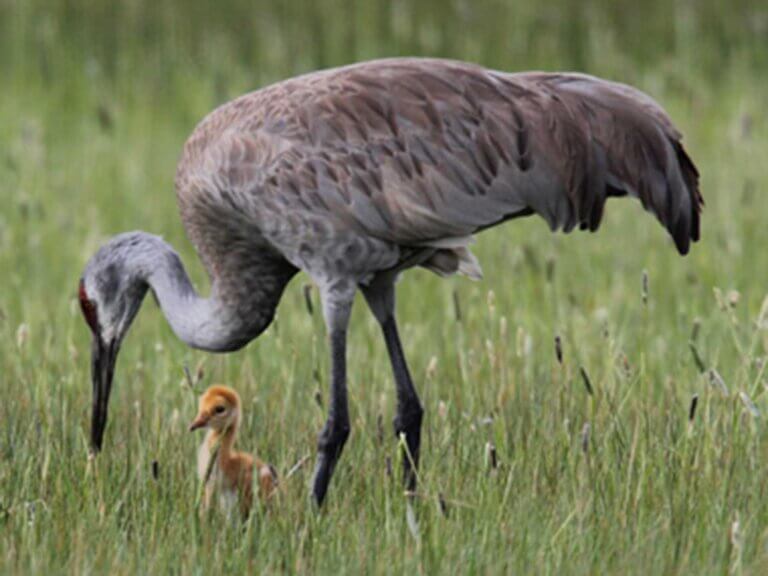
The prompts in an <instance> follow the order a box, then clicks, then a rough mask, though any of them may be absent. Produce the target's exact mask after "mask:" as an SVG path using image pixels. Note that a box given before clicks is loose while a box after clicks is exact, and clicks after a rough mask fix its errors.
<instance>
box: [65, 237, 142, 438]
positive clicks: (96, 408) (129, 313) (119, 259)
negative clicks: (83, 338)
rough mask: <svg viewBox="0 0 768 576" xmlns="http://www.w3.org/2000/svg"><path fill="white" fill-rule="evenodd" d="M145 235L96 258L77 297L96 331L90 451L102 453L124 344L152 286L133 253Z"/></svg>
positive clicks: (119, 242)
mask: <svg viewBox="0 0 768 576" xmlns="http://www.w3.org/2000/svg"><path fill="white" fill-rule="evenodd" d="M141 237H142V235H141V233H135V232H134V233H127V234H120V235H119V236H115V237H114V238H112V239H111V240H110V241H109V242H107V244H105V245H104V246H102V247H101V249H99V251H98V252H96V254H95V255H94V256H93V257H92V258H91V260H90V261H89V262H88V264H87V265H86V267H85V270H84V271H83V275H82V277H81V278H80V286H79V289H78V297H79V299H80V308H81V310H82V311H83V317H84V318H85V321H86V322H87V324H88V326H89V327H90V329H91V333H92V335H93V341H92V345H91V379H92V381H93V408H92V412H91V450H92V451H93V452H98V451H99V450H101V443H102V439H103V437H104V429H105V427H106V423H107V405H108V402H109V393H110V390H111V388H112V376H113V374H114V370H115V362H116V360H117V354H118V352H119V351H120V344H121V343H122V341H123V338H124V337H125V334H126V333H127V332H128V328H130V325H131V322H132V321H133V319H134V318H135V317H136V313H137V312H138V311H139V308H140V307H141V302H142V300H143V299H144V296H145V294H146V293H147V283H146V281H145V280H144V276H143V274H142V273H141V270H140V269H138V268H137V266H136V261H135V259H134V258H132V256H134V254H132V253H133V252H135V251H136V250H137V249H139V247H140V245H141V243H142V241H141Z"/></svg>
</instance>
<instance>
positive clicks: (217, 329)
mask: <svg viewBox="0 0 768 576" xmlns="http://www.w3.org/2000/svg"><path fill="white" fill-rule="evenodd" d="M122 236H127V237H128V238H129V239H130V242H127V243H125V242H124V243H123V249H122V250H120V252H122V260H123V265H124V266H125V272H126V274H127V275H128V276H129V277H132V278H133V279H134V281H138V282H144V283H146V285H147V286H148V287H149V288H150V289H151V290H152V292H153V293H154V295H155V298H156V300H157V302H158V304H159V305H160V308H161V309H162V311H163V313H164V314H165V317H166V318H167V320H168V323H169V324H170V325H171V328H172V329H173V331H174V332H175V333H176V335H177V336H178V337H179V338H180V339H181V340H183V341H184V342H186V343H187V344H188V345H190V346H192V347H193V348H199V349H202V350H209V351H214V352H227V351H231V350H237V349H239V348H241V347H243V346H245V345H246V344H247V343H248V342H250V341H251V340H252V339H253V338H255V337H256V336H258V335H259V334H260V333H261V332H262V331H264V330H265V329H266V328H267V326H269V324H270V322H271V321H272V318H273V316H274V310H275V307H276V306H277V301H278V300H279V296H280V295H279V294H278V295H277V297H276V298H271V297H263V298H261V299H260V298H259V296H260V294H259V291H258V290H251V291H250V292H248V293H247V294H248V296H249V297H250V298H249V301H248V302H241V301H239V299H238V296H237V295H235V296H234V297H229V298H224V297H223V292H224V290H222V287H221V286H220V285H217V281H216V278H213V280H212V282H213V285H212V289H211V296H210V297H208V298H203V297H201V296H200V295H198V293H197V291H196V290H195V288H194V286H193V285H192V282H191V281H190V279H189V276H188V275H187V272H186V270H185V269H184V265H183V264H182V262H181V258H179V255H178V254H177V253H176V251H175V250H174V249H173V248H172V247H171V246H170V245H169V244H168V243H166V242H165V241H164V240H163V239H162V238H160V237H157V236H153V235H151V234H147V233H144V232H132V233H129V234H128V235H122ZM281 292H282V290H281ZM246 311H247V312H246Z"/></svg>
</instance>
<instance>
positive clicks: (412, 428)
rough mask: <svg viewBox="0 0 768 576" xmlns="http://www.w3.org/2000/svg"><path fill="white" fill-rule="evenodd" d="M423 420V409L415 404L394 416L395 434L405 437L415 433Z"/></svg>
mask: <svg viewBox="0 0 768 576" xmlns="http://www.w3.org/2000/svg"><path fill="white" fill-rule="evenodd" d="M423 419H424V408H422V406H421V403H419V402H415V403H413V404H412V405H410V406H408V407H407V408H406V409H404V410H401V411H399V412H398V413H397V416H395V421H394V422H393V424H394V428H395V434H396V435H397V436H400V434H403V433H404V434H406V436H408V435H411V434H414V433H417V432H419V431H420V430H421V422H422V420H423Z"/></svg>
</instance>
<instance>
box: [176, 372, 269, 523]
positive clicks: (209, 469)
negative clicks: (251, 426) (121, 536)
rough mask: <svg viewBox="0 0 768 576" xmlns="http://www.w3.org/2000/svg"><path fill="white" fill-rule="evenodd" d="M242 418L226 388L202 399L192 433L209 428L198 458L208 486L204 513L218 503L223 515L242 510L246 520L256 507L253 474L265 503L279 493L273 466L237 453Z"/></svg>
mask: <svg viewBox="0 0 768 576" xmlns="http://www.w3.org/2000/svg"><path fill="white" fill-rule="evenodd" d="M240 417H241V408H240V398H239V396H238V395H237V393H236V392H235V391H234V390H233V389H232V388H229V387H227V386H211V387H210V388H209V389H208V390H206V391H205V393H204V394H203V395H202V396H201V397H200V407H199V410H198V414H197V417H196V418H195V420H194V421H193V422H192V425H191V426H190V430H197V429H198V428H203V427H205V428H208V433H207V434H206V436H205V440H204V441H203V443H202V444H201V445H200V449H199V450H198V455H197V471H198V476H199V477H200V480H201V481H202V482H204V483H205V492H204V497H203V502H202V506H203V509H206V510H207V509H209V508H210V507H211V506H212V505H214V504H215V503H216V500H218V502H217V503H218V507H219V508H220V509H221V510H222V511H224V512H226V513H232V512H234V511H235V510H238V509H239V511H240V513H241V515H242V516H243V517H244V518H245V517H247V516H248V515H249V514H250V511H251V507H252V505H253V482H254V471H255V472H256V474H257V480H258V483H259V487H258V490H259V497H260V498H261V499H262V500H264V501H266V500H268V499H269V498H270V497H271V496H272V494H273V493H274V491H275V489H276V486H277V474H276V473H275V470H274V468H273V467H272V466H270V465H268V464H265V463H264V462H262V461H261V460H259V459H258V458H254V457H253V456H251V455H250V454H247V453H245V452H237V451H236V450H235V449H234V444H235V440H236V438H237V432H238V428H239V425H240ZM212 460H213V461H212Z"/></svg>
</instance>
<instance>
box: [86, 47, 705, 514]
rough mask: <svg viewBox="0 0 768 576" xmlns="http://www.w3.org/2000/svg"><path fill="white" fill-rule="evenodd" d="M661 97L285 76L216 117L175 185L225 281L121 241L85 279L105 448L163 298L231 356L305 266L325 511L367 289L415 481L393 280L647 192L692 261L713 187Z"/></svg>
mask: <svg viewBox="0 0 768 576" xmlns="http://www.w3.org/2000/svg"><path fill="white" fill-rule="evenodd" d="M680 141H681V135H680V133H679V132H678V131H677V130H676V129H675V127H674V126H673V125H672V122H671V121H670V119H669V118H668V117H667V115H666V114H665V112H664V111H663V110H662V108H661V107H660V106H659V105H658V104H656V102H654V100H652V99H651V98H650V97H649V96H646V95H645V94H643V93H641V92H639V91H637V90H635V89H633V88H631V87H629V86H625V85H622V84H617V83H614V82H608V81H605V80H601V79H598V78H594V77H591V76H585V75H581V74H547V73H523V74H507V73H503V72H497V71H492V70H487V69H484V68H482V67H480V66H476V65H472V64H467V63H463V62H454V61H446V60H431V59H415V58H408V59H390V60H379V61H372V62H365V63H361V64H356V65H352V66H347V67H344V68H337V69H333V70H327V71H322V72H316V73H312V74H308V75H305V76H300V77H298V78H294V79H290V80H286V81H283V82H280V83H278V84H275V85H273V86H270V87H267V88H264V89H262V90H259V91H257V92H253V93H251V94H248V95H245V96H242V97H240V98H238V99H236V100H234V101H232V102H230V103H228V104H225V105H223V106H222V107H220V108H218V109H217V110H215V111H214V112H212V113H211V114H209V115H208V116H207V117H206V118H205V119H204V120H203V121H202V122H201V123H200V125H199V126H198V127H197V128H196V129H195V131H194V132H193V133H192V136H191V137H190V138H189V140H188V141H187V143H186V145H185V146H184V151H183V154H182V157H181V160H180V162H179V166H178V172H177V175H176V194H177V198H178V202H179V207H180V211H181V218H182V221H183V223H184V226H185V228H186V231H187V234H188V235H189V238H190V240H191V241H192V243H193V245H194V246H195V248H196V249H197V251H198V253H199V255H200V257H201V259H202V261H203V264H204V265H205V268H206V269H207V271H208V274H209V276H210V281H211V295H210V297H208V298H203V297H201V296H199V295H198V294H197V293H196V291H195V289H194V288H193V287H192V284H191V283H190V281H189V278H188V276H187V274H186V272H185V270H184V266H183V265H182V263H181V260H180V259H179V256H178V255H177V253H176V252H175V251H174V250H173V248H171V246H169V245H168V244H166V243H165V242H164V241H163V240H162V239H161V238H159V237H157V236H152V235H150V234H146V233H144V232H131V233H127V234H121V235H119V236H116V237H114V238H112V239H111V240H110V241H109V242H108V243H107V244H106V245H105V246H103V247H102V248H101V249H100V250H99V251H98V252H97V253H96V255H95V256H94V257H93V258H92V259H91V261H90V262H89V263H88V265H87V266H86V268H85V272H84V273H83V276H82V279H81V281H80V292H79V296H80V302H81V304H82V309H83V313H84V315H85V318H86V320H87V322H88V324H89V325H90V327H91V330H92V331H93V356H92V373H93V414H92V423H91V445H92V449H93V450H94V451H98V450H100V448H101V446H102V438H103V434H104V428H105V424H106V420H107V403H108V400H109V393H110V388H111V383H112V375H113V371H114V366H115V359H116V356H117V353H118V350H119V348H120V344H121V342H122V340H123V337H124V336H125V334H126V332H127V330H128V328H129V326H130V324H131V321H132V320H133V318H134V316H135V314H136V313H137V311H138V309H139V306H140V305H141V302H142V299H143V298H144V295H145V294H146V292H147V290H148V289H151V290H152V291H153V292H154V294H155V297H156V299H157V301H158V302H159V304H160V307H161V308H162V310H163V313H164V314H165V316H166V318H167V319H168V322H169V323H170V325H171V327H172V328H173V330H174V332H175V333H176V334H177V335H178V337H179V338H181V339H182V340H183V341H184V342H186V343H187V344H189V345H190V346H192V347H194V348H199V349H202V350H209V351H214V352H228V351H232V350H237V349H239V348H241V347H243V346H245V345H246V344H247V343H248V342H250V341H251V340H253V339H254V338H256V337H257V336H258V335H259V334H261V333H262V332H263V331H264V330H265V329H266V328H267V326H269V324H270V322H271V320H272V318H273V315H274V313H275V308H276V306H277V304H278V302H279V300H280V296H281V294H282V292H283V289H284V288H285V285H286V284H287V283H288V281H289V280H290V279H291V278H292V277H293V276H294V274H296V272H298V271H299V270H303V271H305V272H307V273H308V274H309V276H310V277H311V278H312V279H313V280H314V282H315V283H316V284H317V286H318V287H319V290H320V295H321V298H322V305H323V313H324V318H325V323H326V326H327V329H328V335H329V341H330V354H331V370H330V372H331V374H330V408H329V414H328V419H327V422H326V424H325V426H324V428H323V430H322V432H321V433H320V436H319V441H318V459H317V464H316V469H315V475H314V480H313V496H314V498H315V500H316V501H317V503H318V504H320V503H322V501H323V499H324V497H325V494H326V490H327V488H328V483H329V481H330V478H331V475H332V474H333V471H334V468H335V466H336V463H337V461H338V459H339V456H340V454H341V451H342V448H343V447H344V444H345V442H346V440H347V437H348V436H349V432H350V424H349V412H348V408H347V375H346V340H347V325H348V322H349V316H350V309H351V307H352V301H353V297H354V295H355V292H356V291H357V290H358V289H360V290H361V291H362V293H363V295H364V297H365V299H366V301H367V303H368V306H369V307H370V309H371V311H372V312H373V314H374V316H375V317H376V319H377V320H378V322H379V323H380V325H381V329H382V331H383V335H384V341H385V342H386V346H387V350H388V352H389V357H390V360H391V363H392V370H393V373H394V379H395V384H396V389H397V414H396V417H395V421H394V427H395V432H396V433H397V434H398V435H399V434H404V436H405V440H406V445H407V447H408V449H409V450H410V454H411V459H408V458H406V459H405V470H404V479H405V482H406V484H407V486H408V487H409V488H411V489H412V488H414V486H415V482H416V475H415V470H414V469H412V468H411V461H412V462H413V463H414V464H417V463H418V460H419V444H420V428H421V421H422V415H423V408H422V405H421V403H420V401H419V397H418V395H417V393H416V389H415V388H414V385H413V382H412V381H411V376H410V374H409V371H408V366H407V363H406V360H405V356H404V354H403V349H402V345H401V343H400V338H399V336H398V330H397V325H396V322H395V314H394V312H395V288H394V285H395V280H396V278H397V276H398V274H400V273H401V272H403V271H404V270H406V269H408V268H411V267H414V266H422V267H425V268H428V269H430V270H432V271H434V272H436V273H438V274H441V275H449V274H453V273H456V272H458V273H463V274H465V275H468V276H471V277H479V276H480V267H479V265H478V262H477V260H476V259H475V258H474V256H473V255H472V254H471V252H470V251H469V247H468V246H469V243H470V240H471V239H472V235H473V234H475V233H477V232H479V231H481V230H484V229H486V228H490V227H492V226H495V225H497V224H500V223H502V222H505V221H506V220H510V219H513V218H517V217H521V216H528V215H531V214H538V215H539V216H541V217H542V218H544V219H545V220H546V221H547V223H548V224H549V226H550V227H551V229H552V230H557V229H562V230H564V231H566V232H568V231H570V230H572V229H573V228H575V227H576V226H578V227H580V228H582V229H589V230H592V231H594V230H597V228H598V227H599V225H600V220H601V218H602V215H603V208H604V206H605V202H606V199H607V198H608V197H610V196H627V195H628V196H633V197H635V198H638V199H639V200H640V202H641V203H642V205H643V206H644V207H645V209H646V210H648V211H650V212H652V213H653V214H655V215H656V217H657V218H658V220H659V221H660V222H661V223H662V224H663V225H664V226H665V227H666V229H667V230H668V231H669V233H670V235H671V236H672V238H673V239H674V242H675V244H676V246H677V249H678V250H679V251H680V253H681V254H685V253H687V252H688V249H689V244H690V242H691V241H692V240H693V241H696V240H698V238H699V215H700V212H701V208H702V205H703V201H702V197H701V195H700V193H699V190H698V173H697V171H696V168H695V166H694V164H693V162H692V161H691V159H690V158H689V157H688V155H687V154H686V152H685V150H684V149H683V146H682V144H681V142H680Z"/></svg>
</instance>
